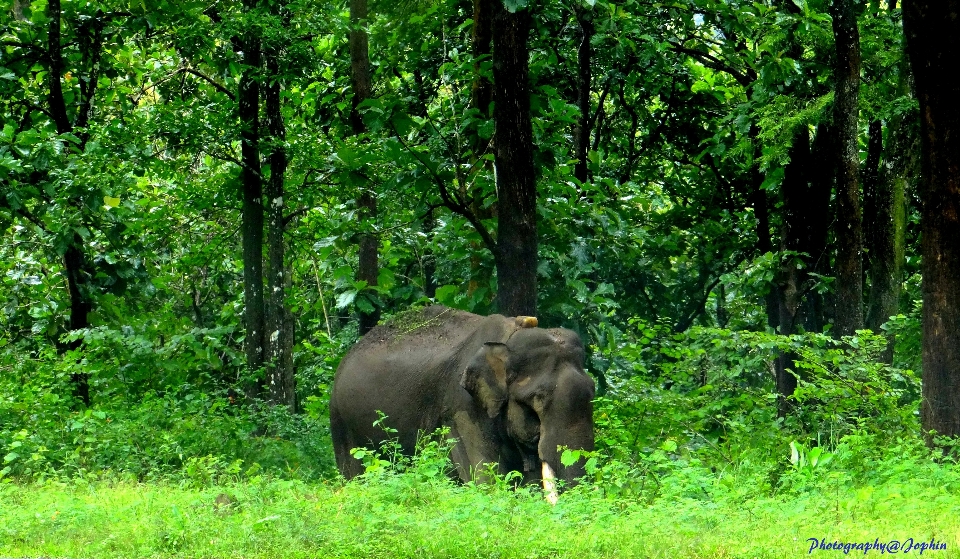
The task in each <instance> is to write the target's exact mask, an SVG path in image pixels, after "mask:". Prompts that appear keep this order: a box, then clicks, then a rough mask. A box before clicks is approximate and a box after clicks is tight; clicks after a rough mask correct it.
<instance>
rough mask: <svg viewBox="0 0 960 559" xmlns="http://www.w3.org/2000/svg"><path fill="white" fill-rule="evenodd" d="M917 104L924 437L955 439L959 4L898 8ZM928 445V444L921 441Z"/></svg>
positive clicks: (959, 327) (959, 419) (959, 411)
mask: <svg viewBox="0 0 960 559" xmlns="http://www.w3.org/2000/svg"><path fill="white" fill-rule="evenodd" d="M903 15H904V18H903V23H904V25H903V27H904V31H905V34H906V36H907V52H908V53H909V55H910V64H911V66H912V68H913V75H914V79H915V80H916V91H917V97H918V99H919V101H920V115H921V120H920V137H921V145H922V148H921V151H922V156H921V157H922V159H921V161H922V166H923V173H922V174H923V184H924V188H923V191H922V198H921V199H922V200H923V209H922V210H921V217H920V220H921V221H920V228H921V237H922V243H921V244H922V259H923V260H922V267H923V288H922V290H923V379H922V381H923V382H922V386H923V400H922V403H921V415H920V417H921V421H922V424H923V430H924V433H927V432H929V431H931V430H933V431H936V432H937V433H938V434H939V435H943V436H948V437H956V436H958V435H960V390H958V388H957V387H958V386H960V108H958V106H957V99H960V81H958V80H957V79H956V76H955V74H956V61H957V60H960V1H958V0H907V1H905V2H904V3H903ZM927 443H928V444H932V443H933V441H932V439H930V438H928V439H927Z"/></svg>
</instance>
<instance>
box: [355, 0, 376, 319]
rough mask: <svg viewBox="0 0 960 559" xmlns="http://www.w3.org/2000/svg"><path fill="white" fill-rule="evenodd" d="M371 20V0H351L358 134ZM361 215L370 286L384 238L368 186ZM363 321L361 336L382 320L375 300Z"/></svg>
mask: <svg viewBox="0 0 960 559" xmlns="http://www.w3.org/2000/svg"><path fill="white" fill-rule="evenodd" d="M366 21H367V0H350V38H349V42H350V71H351V84H352V87H353V109H352V110H351V111H350V123H351V126H352V127H353V133H354V134H362V133H363V132H364V131H365V130H366V127H365V126H364V124H363V118H362V115H361V114H360V111H359V110H358V109H357V107H358V106H359V105H360V103H362V102H364V101H366V100H367V99H369V98H370V95H371V92H372V91H373V83H372V81H371V78H370V54H369V46H368V45H369V43H368V39H367V31H366V30H365V29H364V28H363V26H364V25H366ZM357 207H358V208H359V209H360V217H361V219H362V220H363V222H364V223H363V225H362V227H363V228H364V229H363V230H362V231H361V233H360V236H359V237H360V262H359V266H358V268H357V279H358V280H362V281H366V282H367V285H368V286H370V287H374V286H376V285H377V278H378V276H379V274H380V239H379V237H378V236H377V234H376V233H375V232H373V231H370V230H369V229H372V223H373V220H375V219H376V217H377V198H376V196H375V194H374V193H373V191H372V190H370V189H369V188H366V189H364V190H363V192H362V193H361V194H360V197H359V198H358V199H357ZM357 317H358V318H359V321H360V335H361V336H362V335H364V334H366V333H367V332H369V331H370V330H371V329H372V328H373V327H374V326H376V325H377V322H379V321H380V308H379V306H377V305H376V303H374V308H373V310H372V311H365V310H363V309H362V308H360V307H359V306H358V307H357Z"/></svg>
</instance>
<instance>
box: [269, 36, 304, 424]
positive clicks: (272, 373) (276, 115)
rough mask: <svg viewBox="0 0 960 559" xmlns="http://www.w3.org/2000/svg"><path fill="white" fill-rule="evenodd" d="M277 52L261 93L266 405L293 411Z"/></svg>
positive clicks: (284, 153) (283, 135)
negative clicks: (265, 176) (266, 172)
mask: <svg viewBox="0 0 960 559" xmlns="http://www.w3.org/2000/svg"><path fill="white" fill-rule="evenodd" d="M278 57H279V52H278V49H277V48H276V47H272V48H270V49H268V50H267V53H266V66H267V74H268V76H269V78H270V82H269V83H268V84H267V87H266V92H265V104H266V117H267V133H268V134H269V149H270V154H269V155H268V156H267V161H268V162H269V164H270V178H269V180H268V181H267V197H266V198H267V260H268V262H269V268H268V272H267V290H268V292H267V297H266V313H265V314H266V317H265V320H266V337H267V348H268V352H267V356H266V363H267V387H268V393H269V396H270V403H272V404H273V405H276V406H287V407H288V408H289V409H290V411H291V412H294V411H296V408H297V402H296V391H295V379H294V376H293V368H292V359H291V358H290V356H288V355H287V354H286V353H287V352H290V351H292V347H293V345H292V343H288V342H292V341H288V340H287V336H289V335H290V334H291V332H290V331H289V328H287V327H286V320H287V313H288V311H287V308H286V304H285V296H286V292H287V285H288V284H289V278H288V277H287V272H288V268H287V266H286V263H285V261H284V260H285V248H286V247H285V244H284V230H285V220H284V215H283V213H284V208H285V204H284V194H285V193H284V178H285V176H286V171H287V151H286V147H285V142H286V129H285V127H284V123H283V112H282V104H281V103H282V101H281V97H280V93H281V88H280V83H281V77H280V63H279V60H278Z"/></svg>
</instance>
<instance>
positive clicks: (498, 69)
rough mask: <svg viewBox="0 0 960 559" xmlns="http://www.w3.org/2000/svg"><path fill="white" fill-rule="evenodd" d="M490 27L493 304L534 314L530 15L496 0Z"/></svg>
mask: <svg viewBox="0 0 960 559" xmlns="http://www.w3.org/2000/svg"><path fill="white" fill-rule="evenodd" d="M496 4H497V7H496V17H495V19H494V26H493V86H494V105H493V107H494V110H493V118H494V121H495V123H496V124H495V126H496V135H495V137H494V149H495V152H496V155H495V158H496V179H497V212H498V224H497V253H496V255H495V258H496V265H497V308H498V310H499V311H500V312H501V313H503V314H505V315H510V316H512V315H536V313H537V186H536V182H535V179H534V168H533V125H532V123H531V121H530V85H529V83H528V73H529V72H528V66H527V58H528V55H529V53H528V50H527V36H528V35H529V33H530V22H531V17H530V13H529V12H528V11H527V10H526V9H524V10H517V11H516V12H515V13H510V12H508V11H507V10H506V8H504V6H503V4H502V3H500V2H497V3H496Z"/></svg>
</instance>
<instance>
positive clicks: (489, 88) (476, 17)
mask: <svg viewBox="0 0 960 559" xmlns="http://www.w3.org/2000/svg"><path fill="white" fill-rule="evenodd" d="M495 1H499V0H473V37H472V39H473V45H472V49H473V58H474V59H478V58H480V57H481V56H486V55H489V54H490V49H491V46H492V42H493V25H492V24H493V11H494V8H495V6H494V4H493V2H495ZM473 71H474V73H475V76H476V77H475V78H474V80H473V88H472V91H471V105H472V106H473V107H476V108H477V110H479V111H480V115H481V116H482V117H484V118H489V117H490V103H491V102H492V101H493V83H491V82H490V80H489V79H488V78H486V77H484V76H483V75H481V73H480V64H479V63H474V69H473ZM474 151H476V149H475V150H474Z"/></svg>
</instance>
